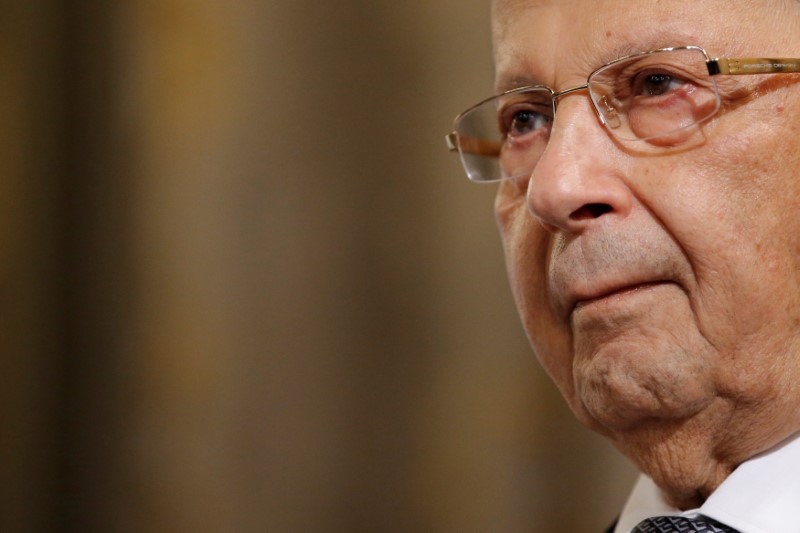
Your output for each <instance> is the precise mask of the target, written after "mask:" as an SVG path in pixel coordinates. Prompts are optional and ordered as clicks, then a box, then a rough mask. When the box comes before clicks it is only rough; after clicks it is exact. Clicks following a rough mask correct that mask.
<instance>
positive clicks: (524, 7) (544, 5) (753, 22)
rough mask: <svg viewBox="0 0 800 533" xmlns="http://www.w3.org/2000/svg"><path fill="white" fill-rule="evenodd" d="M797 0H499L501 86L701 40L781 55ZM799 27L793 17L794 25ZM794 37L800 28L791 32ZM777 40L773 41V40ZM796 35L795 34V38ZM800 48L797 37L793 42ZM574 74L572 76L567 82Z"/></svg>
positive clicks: (554, 81) (559, 76) (724, 48)
mask: <svg viewBox="0 0 800 533" xmlns="http://www.w3.org/2000/svg"><path fill="white" fill-rule="evenodd" d="M798 4H800V2H798V1H797V0H737V1H736V2H731V1H730V0H702V1H699V0H636V1H635V2H632V1H630V0H493V2H492V32H493V40H494V50H495V66H496V74H497V88H498V89H505V88H511V87H507V86H508V85H511V86H513V85H515V82H514V79H515V78H517V77H522V78H524V79H525V80H526V81H527V80H530V79H533V80H536V81H539V82H540V83H542V84H545V85H548V86H551V87H553V88H558V87H557V86H558V85H559V84H560V83H566V84H569V83H573V84H574V83H580V82H579V81H576V80H577V79H578V78H580V77H582V76H583V77H584V79H585V76H586V75H588V74H589V72H591V71H592V70H593V69H594V68H597V67H599V66H600V65H602V64H603V63H606V62H608V61H611V60H613V59H616V58H617V57H621V56H623V55H627V54H631V53H635V52H641V51H646V50H652V49H656V48H663V47H668V46H681V45H687V44H692V45H698V46H702V47H704V48H706V49H707V50H708V52H709V53H710V54H711V55H754V54H758V55H760V54H775V55H778V56H783V57H786V56H787V54H788V53H789V52H790V50H788V49H787V46H786V44H787V40H788V41H791V40H792V39H786V38H784V39H781V42H780V43H777V40H776V38H775V36H776V35H778V34H781V35H784V37H785V36H786V35H787V32H785V31H784V32H781V30H780V29H779V28H780V27H781V26H784V29H786V28H785V26H786V24H787V22H786V21H787V20H790V21H791V20H794V21H797V20H798V19H800V16H798V13H800V10H798ZM792 24H794V25H796V22H795V23H792ZM791 33H794V34H795V35H796V33H795V32H791ZM770 38H772V39H773V40H776V42H775V43H773V44H770V43H769V42H768V41H769V39H770ZM794 40H795V41H796V39H794ZM791 48H792V49H796V43H794V44H793V45H792V46H791ZM567 78H569V80H567Z"/></svg>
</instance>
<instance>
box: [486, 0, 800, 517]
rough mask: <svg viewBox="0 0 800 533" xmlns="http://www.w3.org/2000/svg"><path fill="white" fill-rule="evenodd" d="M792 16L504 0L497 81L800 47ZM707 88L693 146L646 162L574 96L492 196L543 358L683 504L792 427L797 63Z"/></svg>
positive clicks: (727, 7) (592, 1) (729, 5)
mask: <svg viewBox="0 0 800 533" xmlns="http://www.w3.org/2000/svg"><path fill="white" fill-rule="evenodd" d="M753 13H757V14H758V16H752V15H753ZM798 21H800V5H798V3H796V2H793V1H789V0H787V1H783V0H762V1H755V0H751V1H741V2H740V1H737V2H730V1H729V0H703V1H702V2H698V1H696V0H692V1H684V0H638V1H637V2H630V1H627V0H496V1H495V2H494V6H493V32H494V45H495V58H496V68H497V90H498V91H500V90H504V89H508V88H511V87H515V86H519V85H521V84H525V83H523V82H522V81H520V80H526V83H527V80H536V81H538V82H539V83H542V84H545V85H548V86H550V87H552V88H553V89H555V90H563V89H565V88H568V87H573V86H576V85H581V84H583V83H585V81H586V77H587V75H588V74H589V73H590V72H591V71H592V70H594V69H595V68H597V67H598V66H600V65H602V64H603V63H606V62H608V61H610V60H612V59H615V58H616V57H619V56H621V55H624V54H625V53H627V52H630V51H631V50H633V51H644V50H650V49H655V48H661V47H666V46H680V45H686V44H695V45H699V46H702V47H704V48H705V49H706V50H707V51H708V53H709V54H710V55H711V57H770V56H771V57H800V23H799V22H798ZM718 83H719V87H720V91H721V96H722V109H721V111H720V112H719V113H718V114H717V115H716V116H715V117H713V118H712V119H711V120H710V121H708V122H706V123H705V124H703V126H702V135H703V140H702V142H701V143H698V144H697V145H695V146H692V147H690V148H688V149H685V150H680V151H675V152H669V151H667V152H666V153H663V154H660V155H656V156H653V155H649V156H642V155H641V154H637V153H636V150H635V147H631V146H630V145H626V144H625V143H623V142H620V141H616V140H614V139H613V138H612V136H610V135H609V134H608V132H607V131H606V130H605V129H604V128H603V126H602V125H601V123H600V122H599V120H598V118H597V116H596V115H595V114H594V112H593V110H592V108H591V104H590V102H589V100H588V98H587V96H586V93H585V92H578V93H574V94H570V95H568V96H566V97H564V98H562V99H561V101H560V102H559V107H558V111H557V113H556V117H555V121H554V124H553V130H552V134H551V139H550V143H549V145H548V147H547V149H546V150H545V152H544V154H543V156H542V159H541V160H540V162H539V164H538V165H537V167H536V168H535V170H534V172H533V174H532V175H531V176H530V178H529V179H521V180H516V181H506V182H503V183H502V184H501V185H500V188H499V190H498V194H497V199H496V205H495V207H496V216H497V221H498V225H499V228H500V232H501V235H502V238H503V243H504V248H505V253H506V259H507V265H508V271H509V275H510V280H511V286H512V290H513V293H514V297H515V300H516V302H517V306H518V308H519V312H520V315H521V317H522V322H523V325H524V327H525V329H526V332H527V334H528V337H529V339H530V341H531V344H532V346H533V349H534V351H535V353H536V355H537V357H538V358H539V360H540V361H541V363H542V365H543V366H544V368H545V369H546V371H547V372H548V374H549V375H550V376H551V377H552V379H553V380H554V381H555V383H556V384H557V386H558V387H559V389H560V391H561V393H562V394H563V395H564V397H565V399H566V401H567V402H568V404H569V405H570V407H571V409H572V410H573V411H574V413H575V414H576V416H577V417H578V418H579V419H580V420H581V421H582V422H583V423H584V424H586V425H587V426H588V427H590V428H592V429H593V430H595V431H598V432H600V433H602V434H604V435H606V436H607V437H609V438H610V439H611V440H612V441H613V442H614V444H615V445H616V446H617V447H618V448H619V449H620V450H621V451H622V452H623V453H625V454H626V455H628V456H629V457H630V458H631V459H632V460H634V461H635V462H636V464H637V465H638V466H639V467H640V468H641V469H642V470H643V471H644V472H646V473H648V474H649V475H650V476H651V477H652V478H653V479H654V480H655V482H656V483H657V484H658V485H659V487H660V488H661V489H662V490H663V491H664V493H665V495H666V496H667V498H668V499H669V500H670V501H671V503H673V504H674V505H676V506H678V507H681V508H689V507H693V506H696V505H698V504H700V503H701V502H702V501H704V499H705V498H706V497H707V496H708V494H710V493H711V492H712V491H713V490H714V489H715V488H716V487H717V486H718V485H719V484H720V483H721V482H722V481H723V480H724V479H725V477H726V476H727V475H728V474H729V473H730V472H731V471H732V470H733V469H734V468H735V467H736V466H737V465H738V464H740V463H741V462H742V461H744V460H746V459H747V458H749V457H751V456H753V455H754V454H756V453H759V452H761V451H764V450H766V449H768V448H770V447H772V446H774V445H776V444H777V443H779V442H780V441H781V440H783V439H785V438H786V437H788V436H789V435H791V434H792V433H795V432H797V431H800V385H799V384H800V327H798V323H799V322H800V216H799V215H800V209H798V208H799V207H800V205H798V204H799V203H800V175H799V174H800V75H791V74H783V75H780V76H776V75H773V76H738V77H733V76H728V77H725V78H724V79H723V77H719V79H718Z"/></svg>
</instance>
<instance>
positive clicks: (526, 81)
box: [494, 76, 544, 94]
mask: <svg viewBox="0 0 800 533" xmlns="http://www.w3.org/2000/svg"><path fill="white" fill-rule="evenodd" d="M535 85H544V84H543V83H542V82H541V81H539V80H537V79H536V78H533V77H530V76H513V77H511V78H501V79H499V80H498V82H497V84H496V85H495V87H494V90H495V92H496V93H497V94H501V93H504V92H506V91H510V90H511V89H518V88H520V87H532V86H535Z"/></svg>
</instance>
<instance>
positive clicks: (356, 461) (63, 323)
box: [0, 0, 633, 533]
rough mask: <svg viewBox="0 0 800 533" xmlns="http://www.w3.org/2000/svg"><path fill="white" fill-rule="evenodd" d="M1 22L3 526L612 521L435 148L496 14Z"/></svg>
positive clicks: (455, 5) (46, 6)
mask: <svg viewBox="0 0 800 533" xmlns="http://www.w3.org/2000/svg"><path fill="white" fill-rule="evenodd" d="M0 10H1V12H2V16H0V64H1V65H2V69H0V72H2V74H1V75H0V118H1V119H2V124H3V127H2V129H0V131H1V132H2V141H0V168H1V171H0V218H1V219H2V223H0V298H1V300H0V316H2V320H0V349H2V358H1V359H0V361H1V362H0V365H1V366H0V394H1V395H0V404H1V405H2V407H0V409H1V411H0V412H2V419H0V427H2V442H0V487H2V497H0V531H3V532H40V531H41V532H44V531H81V532H95V531H97V532H107V531H114V532H128V531H130V532H183V531H187V532H188V531H213V532H217V531H220V532H221V531H225V532H228V531H231V532H277V533H283V532H292V533H293V532H333V533H336V532H442V533H445V532H454V533H455V532H459V533H461V532H531V531H537V532H546V533H547V532H561V533H563V532H583V531H586V532H592V531H598V532H599V531H601V530H602V528H603V527H605V526H606V525H607V524H608V523H609V522H610V521H611V520H612V519H613V517H614V516H615V515H616V513H617V512H618V510H619V507H620V506H621V504H622V502H623V501H624V498H625V496H626V494H627V491H628V488H629V486H630V484H631V482H632V480H633V471H632V470H631V468H630V466H628V464H627V462H626V461H625V460H624V459H622V458H620V457H619V456H618V455H617V454H616V452H614V451H613V450H612V449H611V447H610V446H609V445H607V444H606V443H605V442H604V441H602V440H601V439H600V438H598V437H595V436H593V435H591V434H589V433H588V432H586V431H584V430H583V429H582V428H580V427H578V425H577V423H576V422H574V421H573V419H572V416H571V415H570V414H569V413H568V411H567V409H566V408H565V407H564V406H563V405H562V402H561V400H560V398H559V397H558V395H557V393H556V392H555V389H554V387H553V386H552V385H550V384H549V382H548V381H547V379H546V377H545V376H544V375H543V373H542V371H541V370H540V369H539V367H538V366H537V364H536V362H535V360H534V357H533V355H532V354H531V353H530V350H529V348H528V346H527V343H526V340H525V339H524V336H523V333H522V330H521V327H520V326H519V323H518V320H517V317H516V313H515V311H514V308H513V304H512V302H511V300H510V295H509V291H508V288H507V284H506V280H505V274H504V270H503V264H502V257H501V250H500V245H499V240H498V238H497V236H496V232H495V227H494V222H493V218H492V212H491V205H492V196H493V193H494V190H493V187H491V186H489V187H480V186H477V185H473V184H470V183H469V182H467V180H466V179H464V178H463V177H462V175H461V170H460V168H459V165H458V162H457V160H456V158H455V157H453V156H451V155H449V154H447V153H446V150H445V148H444V142H443V134H444V133H446V132H447V131H448V129H449V127H450V124H451V120H452V117H453V116H454V115H455V114H456V113H457V112H458V111H460V110H461V109H462V108H464V107H466V106H467V105H469V104H471V103H473V102H474V101H476V100H477V99H479V98H481V97H483V96H485V95H487V94H489V93H490V92H491V86H492V80H491V76H492V69H491V52H490V41H489V35H488V29H489V22H488V2H487V1H486V0H467V1H463V0H462V1H455V0H437V1H434V2H392V1H389V0H341V1H339V2H321V1H318V0H317V1H311V0H293V1H283V2H277V1H269V0H267V1H263V0H261V1H258V0H128V1H126V2H116V1H108V0H105V1H91V0H60V1H58V0H25V1H22V0H0Z"/></svg>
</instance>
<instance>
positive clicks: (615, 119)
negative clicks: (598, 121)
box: [597, 96, 622, 129]
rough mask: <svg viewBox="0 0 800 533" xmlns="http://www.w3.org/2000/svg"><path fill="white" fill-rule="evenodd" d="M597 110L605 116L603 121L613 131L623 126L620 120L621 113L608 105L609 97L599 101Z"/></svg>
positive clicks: (601, 98) (603, 97)
mask: <svg viewBox="0 0 800 533" xmlns="http://www.w3.org/2000/svg"><path fill="white" fill-rule="evenodd" d="M597 108H598V109H599V110H600V114H602V115H603V120H604V121H605V123H606V124H607V125H608V127H609V128H611V129H617V128H619V127H620V126H621V125H622V122H621V121H620V119H619V113H618V112H617V109H616V108H615V107H614V106H612V105H611V104H610V103H608V97H606V96H602V97H600V99H599V100H598V101H597Z"/></svg>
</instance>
